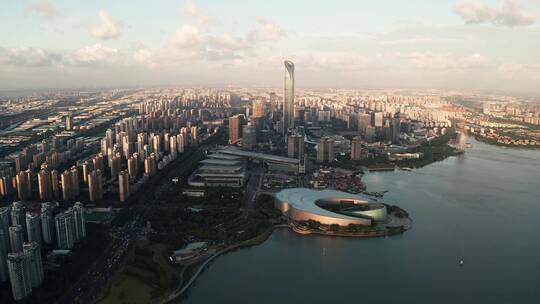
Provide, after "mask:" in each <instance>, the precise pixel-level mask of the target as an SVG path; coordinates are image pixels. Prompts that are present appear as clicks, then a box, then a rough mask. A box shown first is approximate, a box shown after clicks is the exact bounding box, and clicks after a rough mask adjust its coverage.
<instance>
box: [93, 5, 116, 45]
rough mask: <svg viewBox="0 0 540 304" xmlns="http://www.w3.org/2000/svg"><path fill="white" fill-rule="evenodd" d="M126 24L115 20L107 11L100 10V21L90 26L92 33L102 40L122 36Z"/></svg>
mask: <svg viewBox="0 0 540 304" xmlns="http://www.w3.org/2000/svg"><path fill="white" fill-rule="evenodd" d="M123 28H124V24H123V23H122V22H121V21H118V20H115V19H113V18H112V17H111V15H109V13H107V12H106V11H100V12H99V23H96V24H94V25H93V26H91V27H90V35H92V37H94V38H97V39H102V40H107V39H115V38H118V37H120V35H121V33H122V30H123Z"/></svg>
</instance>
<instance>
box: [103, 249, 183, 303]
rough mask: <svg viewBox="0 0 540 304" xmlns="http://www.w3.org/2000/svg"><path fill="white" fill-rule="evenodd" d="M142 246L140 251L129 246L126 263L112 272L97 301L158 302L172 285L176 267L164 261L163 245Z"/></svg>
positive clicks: (175, 276) (165, 250)
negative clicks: (128, 255) (109, 282)
mask: <svg viewBox="0 0 540 304" xmlns="http://www.w3.org/2000/svg"><path fill="white" fill-rule="evenodd" d="M143 247H144V248H145V250H146V251H145V252H144V253H141V252H136V250H132V252H131V253H130V257H129V258H128V262H127V264H126V265H125V266H124V267H123V269H122V270H121V271H120V272H119V273H118V274H116V276H115V277H114V279H113V282H112V284H111V286H110V289H109V291H108V293H107V295H106V296H105V298H104V299H103V300H101V301H100V302H99V304H113V303H126V304H127V303H129V304H137V303H153V302H159V299H160V298H162V297H164V296H167V295H168V294H169V293H170V292H171V291H172V289H173V288H174V287H176V286H175V279H177V277H178V275H179V271H177V270H176V269H175V268H174V267H172V266H171V265H169V264H168V263H167V261H166V257H167V253H168V251H167V246H166V245H165V244H151V245H148V244H145V245H143ZM143 247H140V248H143ZM149 253H150V254H149Z"/></svg>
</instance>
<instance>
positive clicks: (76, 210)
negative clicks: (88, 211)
mask: <svg viewBox="0 0 540 304" xmlns="http://www.w3.org/2000/svg"><path fill="white" fill-rule="evenodd" d="M73 221H74V223H75V241H79V240H82V239H83V238H85V237H86V224H85V222H84V206H83V204H82V203H81V202H76V203H75V204H74V205H73Z"/></svg>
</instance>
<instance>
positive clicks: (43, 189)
mask: <svg viewBox="0 0 540 304" xmlns="http://www.w3.org/2000/svg"><path fill="white" fill-rule="evenodd" d="M38 190H39V198H40V199H42V200H50V199H51V198H52V196H53V195H52V182H51V174H50V173H49V171H48V170H47V169H43V170H41V171H39V173H38Z"/></svg>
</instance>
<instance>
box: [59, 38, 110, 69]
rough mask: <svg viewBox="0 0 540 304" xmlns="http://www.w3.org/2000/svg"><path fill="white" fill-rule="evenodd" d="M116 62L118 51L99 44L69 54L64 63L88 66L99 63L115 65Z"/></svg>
mask: <svg viewBox="0 0 540 304" xmlns="http://www.w3.org/2000/svg"><path fill="white" fill-rule="evenodd" d="M117 61H118V50H117V49H113V48H108V47H106V46H103V45H101V44H99V43H98V44H94V45H92V46H87V47H85V48H82V49H78V50H76V51H75V52H73V53H71V54H69V55H67V56H66V58H65V62H67V63H71V64H75V65H89V64H100V63H115V62H117Z"/></svg>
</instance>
